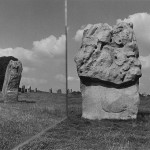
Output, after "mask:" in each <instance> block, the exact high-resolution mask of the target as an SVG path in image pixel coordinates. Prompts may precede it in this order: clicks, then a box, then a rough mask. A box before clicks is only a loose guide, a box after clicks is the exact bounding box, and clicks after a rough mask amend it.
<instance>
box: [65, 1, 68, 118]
mask: <svg viewBox="0 0 150 150" xmlns="http://www.w3.org/2000/svg"><path fill="white" fill-rule="evenodd" d="M65 35H66V115H67V117H68V63H67V62H68V44H67V37H68V29H67V0H65Z"/></svg>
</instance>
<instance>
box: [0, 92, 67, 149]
mask: <svg viewBox="0 0 150 150" xmlns="http://www.w3.org/2000/svg"><path fill="white" fill-rule="evenodd" d="M64 117H65V95H63V94H62V95H56V94H49V93H24V94H20V95H19V102H17V103H0V150H10V149H12V148H13V147H15V146H17V145H18V144H20V143H22V142H23V141H25V140H27V139H29V138H31V137H32V136H33V135H36V134H37V133H39V132H41V131H42V130H43V129H45V128H47V127H50V126H52V125H54V124H56V123H58V122H59V121H60V120H62V118H64Z"/></svg>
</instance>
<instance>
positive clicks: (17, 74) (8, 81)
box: [2, 60, 22, 102]
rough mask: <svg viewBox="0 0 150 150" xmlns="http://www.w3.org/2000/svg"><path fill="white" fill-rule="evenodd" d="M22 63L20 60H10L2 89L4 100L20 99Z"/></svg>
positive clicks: (14, 100) (13, 100)
mask: <svg viewBox="0 0 150 150" xmlns="http://www.w3.org/2000/svg"><path fill="white" fill-rule="evenodd" d="M21 73H22V64H21V62H20V61H13V60H10V62H9V64H8V66H7V69H6V74H5V80H4V84H3V89H2V95H3V98H4V102H16V101H18V88H19V84H20V80H21Z"/></svg>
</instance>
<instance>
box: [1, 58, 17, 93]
mask: <svg viewBox="0 0 150 150" xmlns="http://www.w3.org/2000/svg"><path fill="white" fill-rule="evenodd" d="M10 60H14V61H17V60H18V59H17V58H15V57H12V56H8V57H5V56H4V57H0V91H2V88H3V83H4V78H5V72H6V68H7V66H8V64H9V61H10Z"/></svg>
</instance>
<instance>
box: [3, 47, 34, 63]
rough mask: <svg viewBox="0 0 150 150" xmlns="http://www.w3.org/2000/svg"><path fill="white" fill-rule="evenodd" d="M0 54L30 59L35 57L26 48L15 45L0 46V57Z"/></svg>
mask: <svg viewBox="0 0 150 150" xmlns="http://www.w3.org/2000/svg"><path fill="white" fill-rule="evenodd" d="M2 56H14V57H16V58H18V59H20V60H30V61H33V60H35V59H36V55H35V54H34V53H33V52H32V51H30V50H28V49H24V48H22V47H16V48H5V49H1V48H0V57H2Z"/></svg>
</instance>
